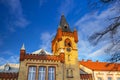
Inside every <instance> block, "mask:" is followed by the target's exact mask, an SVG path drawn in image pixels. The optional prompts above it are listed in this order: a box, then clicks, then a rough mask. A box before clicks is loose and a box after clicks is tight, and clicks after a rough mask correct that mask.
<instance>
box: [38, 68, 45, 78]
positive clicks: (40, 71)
mask: <svg viewBox="0 0 120 80" xmlns="http://www.w3.org/2000/svg"><path fill="white" fill-rule="evenodd" d="M45 75H46V67H39V76H38V80H45Z"/></svg>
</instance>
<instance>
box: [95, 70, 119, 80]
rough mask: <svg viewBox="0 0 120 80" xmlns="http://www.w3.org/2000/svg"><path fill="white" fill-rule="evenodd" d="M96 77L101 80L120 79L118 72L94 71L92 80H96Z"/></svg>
mask: <svg viewBox="0 0 120 80" xmlns="http://www.w3.org/2000/svg"><path fill="white" fill-rule="evenodd" d="M98 77H101V78H102V80H108V77H111V78H112V80H117V78H120V71H94V79H95V80H98Z"/></svg>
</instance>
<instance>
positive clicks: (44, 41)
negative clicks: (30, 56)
mask: <svg viewBox="0 0 120 80" xmlns="http://www.w3.org/2000/svg"><path fill="white" fill-rule="evenodd" d="M53 36H54V33H53V34H50V33H49V32H44V33H41V36H40V40H41V45H40V48H42V49H45V50H47V51H49V52H50V51H51V41H52V38H53Z"/></svg>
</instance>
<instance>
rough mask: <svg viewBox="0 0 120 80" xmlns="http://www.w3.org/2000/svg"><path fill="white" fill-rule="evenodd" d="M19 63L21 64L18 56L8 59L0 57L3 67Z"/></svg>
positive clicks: (0, 63)
mask: <svg viewBox="0 0 120 80" xmlns="http://www.w3.org/2000/svg"><path fill="white" fill-rule="evenodd" d="M18 62H19V56H17V55H14V56H10V57H9V58H7V59H6V58H3V57H0V65H3V64H5V63H18Z"/></svg>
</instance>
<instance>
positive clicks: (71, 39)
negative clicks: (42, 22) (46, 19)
mask: <svg viewBox="0 0 120 80" xmlns="http://www.w3.org/2000/svg"><path fill="white" fill-rule="evenodd" d="M77 45H78V33H77V30H76V29H74V30H71V29H70V25H69V24H68V23H67V21H66V19H65V16H64V15H62V16H61V19H60V24H59V26H58V29H57V32H56V35H55V37H54V39H53V40H52V42H51V50H52V53H49V52H47V51H46V50H44V49H40V50H37V51H34V52H31V53H27V52H26V49H25V46H24V45H23V46H22V48H21V49H20V63H19V64H11V63H7V64H5V65H3V66H0V80H120V64H119V63H111V64H110V63H107V62H99V61H96V62H93V61H91V60H87V61H85V60H81V61H79V60H78V47H77ZM81 54H82V53H81Z"/></svg>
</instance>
